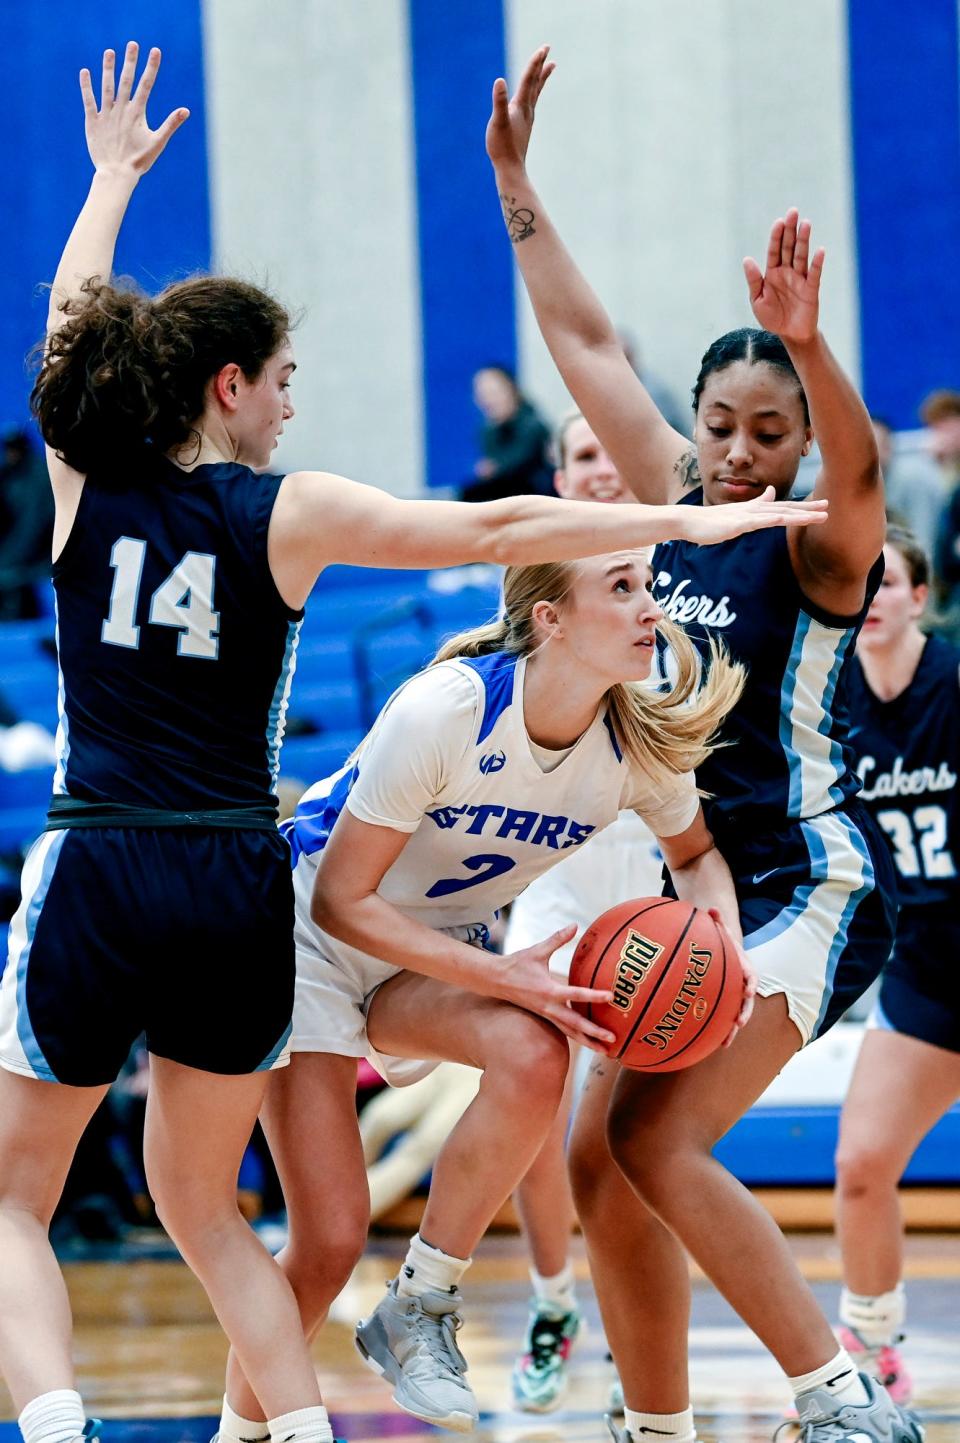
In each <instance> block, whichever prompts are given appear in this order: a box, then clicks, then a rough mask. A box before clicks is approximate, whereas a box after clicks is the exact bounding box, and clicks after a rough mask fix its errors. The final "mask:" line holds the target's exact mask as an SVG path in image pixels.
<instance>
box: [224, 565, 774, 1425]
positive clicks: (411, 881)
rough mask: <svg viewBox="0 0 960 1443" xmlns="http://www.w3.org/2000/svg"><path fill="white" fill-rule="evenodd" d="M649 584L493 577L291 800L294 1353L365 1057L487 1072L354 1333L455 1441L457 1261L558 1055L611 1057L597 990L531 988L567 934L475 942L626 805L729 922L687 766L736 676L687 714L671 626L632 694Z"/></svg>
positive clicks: (649, 607) (692, 665) (351, 1203)
mask: <svg viewBox="0 0 960 1443" xmlns="http://www.w3.org/2000/svg"><path fill="white" fill-rule="evenodd" d="M649 587H650V576H649V571H648V568H647V565H646V562H645V561H644V560H643V558H642V557H641V556H639V555H638V553H636V552H631V551H623V552H616V553H614V554H612V555H610V556H606V557H601V558H594V559H593V560H591V561H586V562H582V563H580V564H579V565H578V566H570V565H568V564H560V565H549V566H536V567H522V568H510V569H509V570H508V571H507V574H506V578H505V584H504V604H505V613H504V617H503V619H502V620H501V621H498V622H495V623H493V624H492V625H489V626H486V627H481V628H479V629H477V630H475V631H473V632H467V633H465V634H464V635H462V636H459V637H457V638H455V639H454V640H453V641H451V642H449V643H447V645H446V646H445V647H444V648H443V649H442V651H441V652H440V653H439V656H438V658H437V662H436V663H435V664H434V665H433V666H431V667H428V668H427V669H426V670H425V671H423V672H421V673H419V674H418V675H417V676H416V677H414V678H413V679H412V680H411V681H409V682H408V683H407V684H406V685H405V686H404V687H402V688H401V689H400V690H399V692H397V693H396V694H395V695H394V697H393V698H392V699H391V701H390V702H388V704H387V706H386V708H385V709H384V711H383V712H382V713H381V715H380V717H379V718H378V720H377V722H376V724H375V726H374V728H373V730H372V732H371V733H370V735H369V737H368V738H367V740H366V742H365V743H364V745H363V746H362V747H361V748H360V750H359V752H358V753H357V755H356V756H355V757H354V758H351V759H350V761H348V763H347V764H346V766H345V767H344V768H343V769H342V770H341V771H340V772H338V773H337V774H336V775H335V776H334V777H331V778H328V779H327V780H325V781H323V782H319V783H317V784H316V785H315V786H314V787H312V788H310V789H309V790H308V791H307V792H306V794H305V795H304V797H303V798H302V800H301V802H300V804H299V806H298V808H297V812H296V816H295V818H294V820H293V824H292V826H291V827H290V839H291V843H292V846H293V855H294V863H295V872H294V890H295V892H296V896H297V930H296V939H297V992H296V1003H295V1006H294V1023H293V1043H292V1045H293V1053H294V1056H293V1060H292V1064H291V1066H290V1069H289V1071H288V1073H287V1074H286V1075H285V1076H284V1077H283V1078H282V1080H280V1079H278V1081H280V1086H275V1087H273V1088H272V1089H271V1095H270V1099H269V1105H268V1108H267V1111H266V1127H267V1133H268V1137H269V1140H270V1145H271V1149H272V1151H273V1156H274V1158H275V1159H276V1162H277V1167H278V1171H279V1173H280V1178H281V1182H282V1184H283V1189H284V1198H285V1201H286V1204H287V1209H288V1215H289V1219H290V1244H289V1246H288V1248H287V1249H286V1252H285V1253H284V1254H283V1255H282V1257H283V1264H284V1267H285V1269H286V1270H287V1274H288V1276H289V1277H290V1280H291V1282H292V1283H293V1287H294V1290H295V1291H296V1293H297V1297H298V1299H299V1302H300V1308H301V1312H302V1314H303V1317H304V1322H305V1325H306V1328H307V1331H308V1333H311V1332H312V1331H314V1329H315V1327H316V1326H318V1325H319V1323H320V1322H321V1321H322V1319H323V1316H324V1314H325V1312H326V1309H327V1307H328V1306H329V1304H330V1302H331V1300H332V1298H333V1296H334V1295H335V1294H336V1292H337V1291H338V1288H339V1287H340V1285H341V1284H342V1281H343V1276H344V1274H346V1273H348V1272H349V1269H350V1267H352V1265H353V1263H354V1262H355V1260H356V1258H357V1257H358V1255H359V1253H360V1251H361V1249H362V1247H363V1244H364V1240H365V1237H366V1224H367V1206H368V1200H367V1188H366V1182H365V1172H364V1165H363V1156H362V1152H361V1148H360V1139H359V1131H358V1128H357V1123H356V1110H355V1107H354V1105H353V1096H354V1091H355V1086H356V1059H357V1058H358V1057H361V1056H365V1055H370V1056H371V1057H372V1058H373V1059H374V1062H375V1065H376V1066H377V1068H378V1069H379V1070H380V1071H381V1072H382V1073H383V1075H384V1076H386V1077H387V1079H388V1081H390V1082H392V1083H394V1084H397V1085H402V1084H403V1083H404V1082H412V1081H414V1080H416V1078H418V1077H420V1076H422V1075H423V1074H424V1073H425V1072H426V1071H429V1070H430V1068H431V1067H432V1066H434V1065H435V1064H436V1062H438V1061H439V1060H442V1059H449V1060H451V1061H454V1062H460V1063H465V1064H467V1065H469V1066H472V1067H477V1068H480V1069H482V1071H483V1079H482V1082H481V1084H480V1090H479V1092H478V1094H477V1097H476V1098H475V1100H474V1101H473V1102H472V1103H471V1105H470V1107H469V1108H468V1109H467V1111H466V1112H465V1113H464V1115H463V1117H462V1118H461V1120H460V1121H459V1122H458V1124H457V1125H456V1127H455V1128H454V1130H453V1132H452V1133H451V1135H450V1137H449V1139H448V1141H447V1143H446V1144H445V1146H444V1148H443V1150H442V1151H441V1153H440V1156H439V1158H438V1159H437V1162H436V1164H435V1166H434V1168H433V1179H432V1186H431V1189H430V1197H429V1200H428V1202H427V1206H426V1209H425V1211H424V1215H423V1221H422V1224H421V1229H420V1232H419V1233H418V1234H417V1235H416V1236H414V1237H413V1239H412V1240H411V1243H410V1249H409V1251H408V1253H407V1257H406V1260H405V1262H404V1265H403V1267H402V1269H401V1271H400V1274H399V1277H397V1278H395V1279H394V1280H393V1281H392V1282H391V1283H390V1285H389V1286H388V1288H387V1292H386V1295H385V1297H384V1298H383V1300H382V1301H381V1302H380V1304H379V1306H378V1307H377V1308H376V1310H375V1311H374V1312H373V1314H372V1315H371V1316H370V1317H369V1318H367V1319H366V1320H365V1321H364V1322H362V1323H361V1324H360V1325H359V1327H358V1330H357V1342H358V1347H359V1349H360V1352H361V1354H362V1356H363V1357H364V1358H365V1359H366V1360H367V1362H368V1363H369V1364H370V1365H371V1367H373V1368H374V1369H375V1371H376V1372H378V1373H382V1374H384V1375H385V1376H386V1378H387V1379H388V1380H389V1382H390V1383H392V1384H393V1386H394V1399H395V1401H396V1402H397V1403H398V1404H399V1405H400V1406H401V1407H402V1408H404V1409H405V1410H406V1411H407V1412H410V1413H413V1414H414V1415H415V1416H416V1417H418V1418H421V1419H423V1420H424V1421H426V1422H430V1423H435V1424H439V1425H441V1426H443V1427H447V1428H453V1429H457V1430H461V1431H466V1430H469V1429H470V1428H472V1427H473V1426H475V1424H476V1422H477V1403H476V1399H475V1398H474V1395H473V1392H472V1391H471V1389H470V1386H469V1384H468V1382H467V1380H466V1378H465V1377H464V1371H465V1368H466V1363H465V1361H464V1358H463V1355H462V1354H461V1352H460V1350H459V1348H458V1347H457V1344H456V1333H457V1330H458V1328H459V1326H460V1321H461V1320H460V1306H461V1298H460V1295H459V1291H458V1288H459V1284H460V1280H461V1278H462V1277H463V1274H464V1272H465V1271H466V1269H467V1267H468V1265H469V1262H470V1255H471V1253H472V1251H473V1248H474V1247H475V1246H476V1244H477V1243H478V1242H479V1241H480V1239H481V1237H482V1236H483V1234H484V1231H485V1230H486V1228H487V1226H488V1225H489V1223H490V1221H491V1219H492V1218H493V1216H494V1214H495V1213H496V1211H497V1209H498V1208H499V1207H500V1205H501V1204H502V1203H503V1201H504V1200H505V1199H506V1198H507V1197H508V1196H509V1194H510V1193H511V1192H512V1190H513V1189H514V1187H515V1186H516V1184H517V1182H518V1181H519V1179H520V1178H521V1177H522V1176H523V1174H524V1172H525V1171H526V1169H527V1167H528V1166H529V1164H530V1163H531V1161H532V1160H533V1158H534V1157H535V1156H536V1154H537V1152H538V1151H539V1149H540V1147H541V1146H542V1144H543V1141H544V1138H545V1136H546V1134H547V1131H548V1130H549V1128H550V1125H551V1123H552V1121H553V1118H554V1115H555V1113H556V1111H557V1107H558V1106H559V1104H560V1101H561V1097H562V1094H563V1087H564V1081H565V1078H566V1073H567V1065H568V1059H569V1052H568V1046H567V1041H566V1038H567V1037H572V1038H574V1039H576V1040H580V1041H583V1042H586V1043H587V1044H588V1045H591V1046H593V1047H599V1048H601V1049H602V1048H603V1047H604V1045H605V1044H607V1043H609V1042H610V1041H612V1040H613V1038H612V1035H611V1034H610V1033H608V1032H605V1031H604V1030H603V1029H601V1028H599V1027H598V1026H596V1025H595V1024H594V1023H592V1022H589V1021H588V1020H587V1019H586V1018H585V1017H584V1016H581V1015H580V1014H579V1013H575V1012H573V1011H571V1010H570V1008H569V1006H568V1005H567V1004H568V1003H569V1002H572V1001H576V1000H585V999H586V998H587V997H590V996H595V995H596V994H592V993H589V992H587V991H586V989H583V988H570V987H568V986H567V985H566V984H565V983H564V982H563V981H561V979H559V978H557V977H556V976H553V975H552V974H550V973H549V972H548V971H547V968H546V963H547V962H548V960H549V957H550V953H551V952H552V951H553V950H554V949H555V948H556V947H559V946H562V945H563V944H564V943H565V942H567V941H569V939H570V937H571V935H572V933H573V930H574V929H573V928H572V927H562V928H561V929H560V930H559V931H558V932H555V933H554V935H553V936H552V937H549V938H548V939H547V940H546V941H538V942H537V943H536V944H534V945H533V946H530V947H528V948H525V949H524V950H522V951H515V952H513V953H511V954H509V955H507V956H505V957H501V956H498V955H495V954H492V953H490V952H487V951H484V950H483V944H484V941H485V938H486V935H487V926H488V923H489V921H490V920H491V919H492V916H493V915H494V914H495V913H496V911H497V909H498V908H500V907H502V906H503V905H505V904H506V903H507V902H509V901H511V900H512V899H513V898H514V897H515V896H516V895H517V894H518V892H519V891H521V890H522V888H523V887H524V886H526V884H527V883H528V882H530V881H532V880H533V879H534V878H535V877H537V876H538V875H539V874H540V873H542V872H544V871H546V870H547V868H549V867H550V866H552V865H553V864H554V863H556V862H558V861H559V860H560V859H561V858H562V857H564V856H565V855H567V854H569V853H570V852H571V851H574V850H576V849H577V848H579V847H580V846H581V845H582V844H583V843H584V842H585V841H586V840H587V839H588V838H592V837H593V836H594V835H595V834H596V833H598V832H601V831H602V829H603V828H604V827H607V826H609V825H610V824H611V823H612V822H613V821H614V820H615V818H616V817H617V815H618V813H619V812H620V811H621V810H622V809H624V808H634V809H636V810H637V811H638V812H639V813H640V815H641V816H643V817H644V818H645V820H646V821H647V823H648V825H649V826H650V828H651V830H652V831H653V832H654V833H655V834H656V835H657V836H658V838H659V839H660V845H661V846H662V847H663V850H664V853H665V855H666V856H667V857H668V858H670V860H671V864H672V866H673V867H674V869H675V875H676V877H677V885H678V888H679V890H680V891H681V892H682V893H683V895H684V896H685V897H689V898H690V899H691V900H693V901H696V902H697V903H698V904H700V905H703V906H706V905H711V906H715V907H716V908H717V909H718V912H719V913H720V914H721V915H723V916H726V915H727V914H728V913H729V912H731V911H732V912H733V913H734V914H735V911H736V908H735V902H734V897H733V889H732V884H731V883H730V880H729V877H728V874H727V870H726V867H725V864H724V863H723V861H722V859H721V857H720V855H719V853H718V852H717V851H716V849H715V848H714V847H713V845H712V841H711V838H710V836H709V833H708V832H707V830H706V828H705V827H704V824H703V816H702V810H701V807H700V804H699V801H698V799H697V795H696V789H695V785H694V780H693V776H692V775H691V768H692V767H693V766H694V765H696V764H697V763H698V762H699V761H700V760H702V758H703V757H704V756H705V755H706V753H707V752H708V751H709V740H708V739H709V737H710V736H711V735H712V734H713V732H714V730H715V728H716V726H717V724H718V722H719V721H720V719H721V717H722V716H723V715H724V714H725V713H726V712H727V711H728V710H729V708H730V706H731V705H732V704H733V701H734V699H735V697H736V696H737V694H738V692H739V689H740V685H741V682H742V677H741V674H740V671H739V669H737V668H731V667H729V666H728V665H727V664H726V662H725V661H723V659H722V658H721V656H720V653H719V651H718V652H716V653H715V655H714V667H713V669H712V671H711V675H710V679H709V681H708V682H707V684H706V689H705V690H704V691H702V692H701V693H700V694H699V696H697V698H696V699H695V700H694V699H692V693H693V692H694V691H695V689H696V685H697V678H698V676H699V671H700V668H699V662H698V658H697V654H696V652H695V650H694V648H693V646H692V644H691V643H690V642H689V641H687V639H686V638H685V637H684V636H683V634H682V632H681V631H680V630H679V628H675V627H668V628H667V630H668V632H669V633H670V636H671V639H672V640H673V641H674V642H675V644H676V646H677V648H678V652H677V654H678V656H679V658H680V660H679V673H678V676H677V678H676V683H675V685H674V686H673V688H672V689H671V690H670V691H669V692H667V693H664V694H661V693H658V692H655V691H653V690H650V689H647V688H643V687H637V686H634V685H633V683H634V682H636V681H640V680H642V679H644V678H645V677H647V676H648V674H649V672H650V669H651V666H652V664H653V655H654V645H655V632H656V629H657V627H658V624H659V622H660V611H659V608H658V607H657V606H656V604H655V602H654V601H653V598H652V597H651V595H650V590H649ZM685 698H688V700H685ZM657 736H659V738H660V740H659V741H657V740H656V737H657ZM590 845H591V846H592V845H594V843H593V842H592V841H591V842H590ZM734 925H735V924H734ZM734 935H736V933H734ZM470 944H472V945H470ZM748 1007H749V999H748V1000H747V1002H746V1003H745V1009H746V1008H748ZM551 1024H552V1025H551ZM562 1034H566V1036H564V1035H562ZM227 1396H228V1398H229V1400H230V1404H231V1407H232V1408H233V1409H234V1410H235V1411H240V1408H241V1403H242V1404H243V1406H246V1407H248V1408H249V1407H252V1406H253V1404H254V1402H255V1400H254V1398H253V1396H252V1394H251V1392H250V1390H249V1388H248V1386H247V1385H246V1384H245V1383H244V1382H243V1379H242V1377H241V1376H240V1374H239V1370H238V1369H237V1368H236V1365H235V1363H234V1365H233V1367H232V1369H231V1375H230V1378H229V1380H228V1388H227ZM248 1426H249V1425H248ZM249 1436H253V1437H256V1436H257V1435H256V1434H252V1435H251V1434H250V1433H248V1432H246V1431H245V1432H244V1437H249Z"/></svg>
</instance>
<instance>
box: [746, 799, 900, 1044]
mask: <svg viewBox="0 0 960 1443" xmlns="http://www.w3.org/2000/svg"><path fill="white" fill-rule="evenodd" d="M717 845H718V846H719V847H720V849H721V851H722V852H723V854H724V856H725V857H726V860H727V863H728V865H729V867H730V870H731V872H732V873H733V879H734V883H735V885H736V889H737V899H738V902H739V904H740V922H741V926H742V928H743V941H744V948H745V950H746V953H747V956H748V957H749V959H750V962H751V964H752V965H753V967H754V969H755V971H756V973H757V977H758V984H757V991H758V994H759V996H761V997H772V996H775V995H777V994H778V993H783V995H784V997H785V998H786V1003H787V1010H788V1012H789V1014H790V1018H791V1020H792V1021H793V1022H794V1024H795V1025H796V1027H797V1029H798V1031H799V1033H800V1036H801V1038H802V1040H803V1043H804V1044H806V1043H808V1042H812V1041H813V1039H814V1038H815V1037H821V1036H822V1035H823V1034H824V1032H826V1031H827V1030H828V1029H829V1028H830V1027H832V1026H833V1024H834V1023H835V1022H836V1021H837V1020H838V1018H839V1017H841V1016H842V1015H843V1013H844V1012H845V1011H846V1010H847V1008H848V1007H850V1006H852V1004H853V1003H854V1002H856V1000H857V998H858V997H860V996H862V994H863V993H864V992H865V991H866V990H867V988H868V987H869V986H870V984H871V982H873V981H874V980H875V979H876V978H877V977H878V976H879V975H880V972H881V970H882V969H883V966H884V963H885V962H886V961H887V958H888V957H889V955H890V949H891V946H892V943H893V934H894V927H895V924H896V897H897V891H896V875H895V871H894V865H893V861H892V859H891V857H890V851H889V848H888V847H887V845H886V843H885V841H884V839H883V834H882V833H881V832H880V830H879V828H878V827H877V825H876V823H875V822H874V820H873V818H872V817H871V816H870V815H869V814H868V813H867V811H866V809H865V808H864V807H863V806H862V805H861V804H860V803H859V802H856V801H854V802H851V803H848V804H847V805H846V806H845V807H842V808H838V809H837V810H836V811H832V812H825V813H823V814H822V815H821V816H819V817H812V818H810V819H809V820H807V821H795V822H789V823H787V824H786V825H785V826H784V827H781V828H779V829H777V830H775V831H769V832H763V833H757V834H754V835H750V834H747V833H746V831H745V829H741V828H740V827H730V828H726V829H724V830H723V833H722V835H718V836H717Z"/></svg>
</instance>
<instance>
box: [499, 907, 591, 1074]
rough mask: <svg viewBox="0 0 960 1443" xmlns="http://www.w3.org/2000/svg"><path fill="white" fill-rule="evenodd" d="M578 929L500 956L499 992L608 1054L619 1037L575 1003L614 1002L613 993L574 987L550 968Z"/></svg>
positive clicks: (570, 1035) (586, 1044) (505, 999)
mask: <svg viewBox="0 0 960 1443" xmlns="http://www.w3.org/2000/svg"><path fill="white" fill-rule="evenodd" d="M576 930H577V929H576V927H575V926H567V927H561V928H560V930H559V932H554V934H553V936H552V937H547V938H546V940H545V941H543V942H537V943H535V944H534V946H532V947H525V948H524V949H523V951H522V952H511V953H508V955H507V956H505V957H501V958H498V959H496V960H497V962H498V964H499V965H498V976H497V979H496V988H495V995H496V996H498V997H501V998H503V1000H504V1001H505V1002H512V1003H513V1005H514V1006H515V1007H522V1008H524V1010H525V1011H527V1012H535V1013H537V1014H538V1016H540V1017H545V1018H546V1019H547V1021H548V1022H552V1023H553V1025H554V1026H555V1027H558V1028H559V1029H560V1031H561V1032H563V1033H565V1034H566V1035H567V1037H570V1038H572V1039H573V1041H574V1042H580V1043H582V1044H583V1045H584V1046H585V1047H590V1048H592V1049H593V1051H594V1052H599V1053H601V1054H602V1055H603V1056H606V1055H607V1048H608V1047H609V1045H610V1043H612V1042H614V1041H615V1040H616V1039H615V1038H614V1035H613V1033H612V1032H608V1031H607V1030H606V1028H603V1027H598V1026H597V1025H596V1023H594V1022H590V1021H589V1019H588V1018H586V1017H585V1016H584V1015H583V1013H582V1012H578V1011H577V1010H576V1009H575V1007H574V1005H573V1004H574V1003H577V1004H579V1005H580V1006H583V1005H584V1004H585V1003H588V1002H610V1001H612V999H613V994H612V993H611V992H601V991H598V990H595V989H593V988H590V987H570V986H569V985H568V984H567V983H566V982H564V981H563V980H562V979H561V978H560V977H558V976H556V974H555V973H553V972H551V971H550V958H551V956H552V955H553V953H554V952H556V950H557V948H558V947H562V946H563V944H564V943H565V942H569V941H570V939H571V938H572V937H573V935H574V933H575V932H576ZM491 960H493V959H491Z"/></svg>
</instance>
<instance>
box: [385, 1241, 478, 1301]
mask: <svg viewBox="0 0 960 1443" xmlns="http://www.w3.org/2000/svg"><path fill="white" fill-rule="evenodd" d="M472 1262H473V1259H472V1258H452V1257H451V1256H450V1254H449V1253H442V1252H441V1251H440V1249H439V1248H434V1247H431V1246H430V1244H429V1243H425V1242H424V1241H423V1238H422V1237H421V1236H420V1234H419V1233H414V1235H413V1237H412V1238H411V1239H410V1247H409V1248H408V1249H407V1256H406V1257H405V1258H404V1260H403V1267H402V1268H401V1269H400V1275H399V1277H398V1279H397V1295H398V1297H401V1298H419V1297H420V1295H421V1293H428V1292H431V1291H432V1290H434V1289H436V1291H437V1292H440V1293H452V1292H454V1291H455V1290H456V1288H457V1286H458V1285H459V1282H460V1279H461V1278H462V1277H463V1275H464V1273H465V1272H466V1271H467V1268H469V1266H470V1264H471V1263H472Z"/></svg>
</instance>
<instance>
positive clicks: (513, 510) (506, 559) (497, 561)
mask: <svg viewBox="0 0 960 1443" xmlns="http://www.w3.org/2000/svg"><path fill="white" fill-rule="evenodd" d="M549 504H550V503H549V500H548V498H546V497H543V496H510V497H507V498H506V500H503V501H487V502H485V503H484V504H483V505H482V506H480V507H478V508H477V509H478V510H483V511H485V512H486V513H487V514H486V515H485V516H484V517H483V523H482V524H483V533H482V535H481V538H480V545H481V547H482V548H483V555H482V556H480V557H478V559H479V560H483V561H488V562H490V563H492V564H493V565H494V566H513V565H516V564H518V562H519V561H522V554H521V553H522V550H523V542H524V539H525V538H526V539H527V540H529V535H530V533H529V526H530V523H531V522H532V523H536V522H537V520H542V519H543V507H544V505H549Z"/></svg>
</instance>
